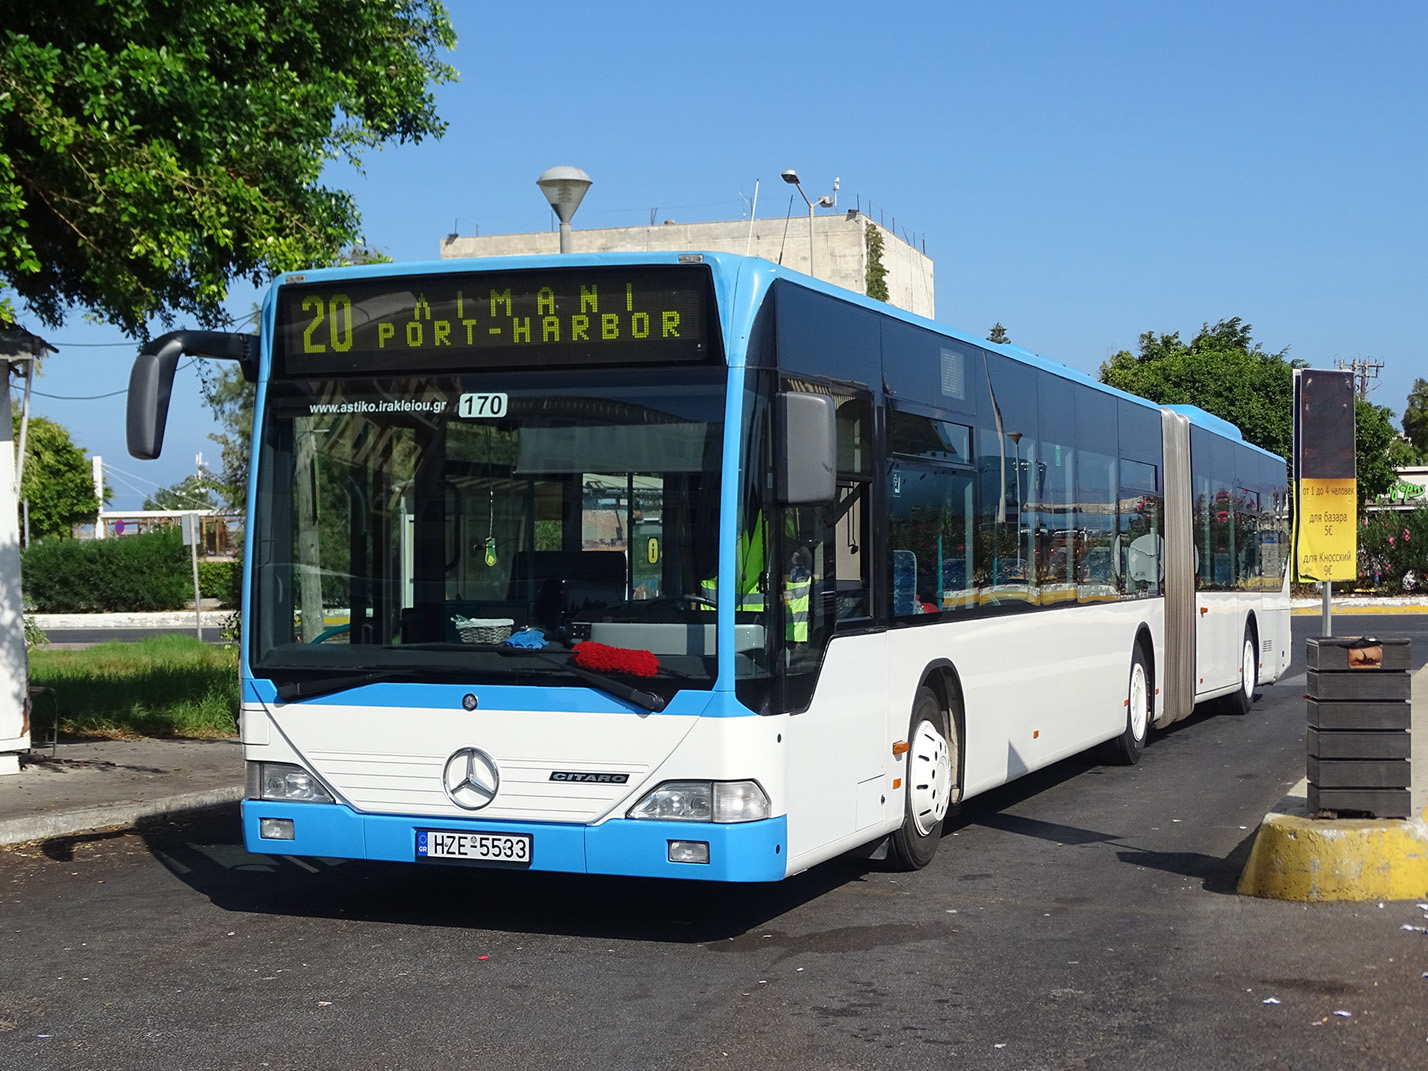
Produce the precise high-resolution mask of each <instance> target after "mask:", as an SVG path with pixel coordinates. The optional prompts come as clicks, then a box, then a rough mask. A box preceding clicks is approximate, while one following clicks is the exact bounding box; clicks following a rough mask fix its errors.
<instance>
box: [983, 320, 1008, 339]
mask: <svg viewBox="0 0 1428 1071" xmlns="http://www.w3.org/2000/svg"><path fill="white" fill-rule="evenodd" d="M987 341H988V342H999V343H1002V344H1005V343H1008V342H1010V341H1011V339H1010V338H1008V337H1007V329H1006V328H1005V327H1003V326H1002V322H1001V321H1000V320H998V321H997V322H996V323H994V324H992V329H991V330H990V331H988V332H987Z"/></svg>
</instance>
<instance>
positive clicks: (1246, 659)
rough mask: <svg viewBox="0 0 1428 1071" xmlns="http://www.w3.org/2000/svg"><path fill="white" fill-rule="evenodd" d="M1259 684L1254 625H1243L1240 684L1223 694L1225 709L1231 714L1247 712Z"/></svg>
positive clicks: (1257, 652) (1252, 704)
mask: <svg viewBox="0 0 1428 1071" xmlns="http://www.w3.org/2000/svg"><path fill="white" fill-rule="evenodd" d="M1258 686H1259V644H1258V643H1257V642H1256V640H1255V634H1254V626H1253V625H1246V626H1245V640H1244V644H1243V645H1242V646H1241V647H1240V686H1239V687H1238V688H1237V689H1235V691H1234V692H1233V693H1232V694H1230V695H1227V696H1225V699H1224V704H1225V709H1226V710H1227V711H1228V712H1229V713H1231V714H1248V713H1249V712H1250V707H1252V706H1254V690H1255V688H1256V687H1258Z"/></svg>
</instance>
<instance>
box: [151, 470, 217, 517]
mask: <svg viewBox="0 0 1428 1071" xmlns="http://www.w3.org/2000/svg"><path fill="white" fill-rule="evenodd" d="M144 508H145V509H217V508H218V499H217V497H216V496H215V495H214V493H213V477H212V476H210V475H209V474H208V473H206V472H196V473H194V474H193V475H191V476H185V477H184V478H183V479H182V480H180V481H179V482H178V483H176V484H171V485H170V486H168V487H160V488H159V489H158V490H157V491H155V492H154V493H153V494H152V495H149V496H148V497H147V498H145V499H144Z"/></svg>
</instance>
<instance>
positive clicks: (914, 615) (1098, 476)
mask: <svg viewBox="0 0 1428 1071" xmlns="http://www.w3.org/2000/svg"><path fill="white" fill-rule="evenodd" d="M184 353H190V354H202V355H207V356H218V357H230V358H233V359H236V360H238V361H240V362H241V363H242V365H243V368H244V372H245V374H246V375H247V376H248V377H249V378H250V379H251V380H252V381H254V382H256V384H257V404H256V416H255V432H254V438H253V455H252V456H253V463H252V473H251V486H250V488H249V513H248V525H247V540H246V546H245V548H244V590H245V608H244V614H243V638H242V653H241V667H242V668H241V674H242V710H241V718H240V721H241V736H242V743H243V749H244V757H245V760H246V763H247V771H248V776H247V792H246V798H245V800H244V802H243V805H242V813H243V829H244V835H245V840H246V844H247V847H248V848H249V850H251V851H255V852H272V853H281V854H285V855H297V856H304V855H306V856H321V857H339V858H355V859H381V860H397V861H408V862H412V861H415V862H442V863H465V864H478V865H488V866H503V867H523V868H528V869H531V870H553V871H564V872H573V873H589V874H618V875H638V876H652V877H674V878H700V879H713V880H719V881H741V882H749V881H771V880H777V879H780V878H783V877H785V876H788V875H791V874H795V873H798V872H799V871H802V870H805V869H807V868H808V867H810V866H813V865H815V864H817V863H819V862H821V861H824V860H827V859H830V858H832V857H834V856H837V855H839V854H841V853H845V852H849V851H851V850H854V849H861V850H865V851H871V850H874V849H877V848H878V847H880V846H883V845H885V846H886V848H887V850H888V852H889V854H890V856H891V858H892V859H893V860H894V861H895V862H896V863H898V864H900V865H902V866H905V867H919V866H923V865H925V864H927V863H928V862H929V861H930V860H931V859H932V856H933V853H934V851H935V850H936V848H937V843H938V839H939V837H940V835H941V832H942V826H943V820H944V818H945V817H946V815H947V814H948V812H949V808H953V807H955V806H956V805H957V804H958V803H959V802H960V801H961V800H964V799H966V798H968V797H970V796H973V795H976V794H977V793H981V792H985V791H987V790H988V789H991V788H994V787H996V786H998V785H1001V784H1004V783H1006V782H1008V781H1011V780H1013V779H1014V778H1017V777H1019V776H1021V775H1022V774H1025V773H1027V772H1028V771H1031V770H1035V769H1038V768H1040V767H1044V766H1046V765H1048V764H1050V763H1053V762H1056V761H1057V760H1059V759H1063V758H1066V757H1067V756H1070V755H1075V754H1077V753H1078V752H1083V751H1086V750H1087V749H1089V748H1093V747H1097V746H1102V747H1104V748H1105V749H1106V750H1107V753H1108V756H1111V757H1114V758H1115V759H1117V760H1119V761H1121V762H1135V761H1136V760H1137V759H1138V758H1139V757H1140V754H1141V751H1142V749H1143V747H1144V746H1145V744H1146V740H1147V737H1148V735H1149V733H1150V732H1151V730H1152V729H1153V728H1155V727H1163V726H1165V725H1167V724H1169V723H1170V722H1173V721H1175V720H1177V719H1179V718H1182V717H1184V716H1186V715H1187V714H1188V713H1190V712H1191V710H1193V709H1194V708H1195V706H1196V705H1197V704H1199V703H1202V702H1205V701H1208V700H1216V701H1217V703H1218V704H1219V705H1222V706H1227V707H1230V708H1232V709H1235V710H1239V711H1245V710H1248V709H1249V706H1250V703H1251V701H1252V699H1253V696H1254V692H1255V688H1256V685H1257V684H1263V683H1266V682H1269V681H1271V680H1273V679H1274V678H1275V677H1277V676H1278V675H1279V674H1280V673H1281V672H1283V671H1284V669H1285V668H1286V667H1287V665H1288V662H1289V654H1290V648H1289V609H1288V587H1287V576H1286V568H1285V566H1286V561H1285V557H1284V548H1285V546H1286V540H1285V513H1286V498H1285V488H1286V480H1285V466H1284V463H1283V461H1282V460H1280V459H1279V458H1277V457H1273V456H1272V455H1269V454H1267V453H1265V452H1264V451H1262V450H1259V449H1257V448H1255V447H1252V446H1250V445H1248V444H1247V443H1245V442H1244V441H1243V439H1242V438H1241V436H1240V434H1239V432H1238V431H1237V430H1236V429H1235V428H1233V427H1232V426H1230V425H1228V424H1226V423H1224V422H1223V421H1220V420H1218V419H1216V418H1214V417H1211V416H1209V415H1208V414H1205V413H1203V412H1200V411H1198V410H1196V409H1193V408H1185V407H1169V408H1161V407H1157V406H1155V405H1153V404H1151V403H1149V402H1147V401H1145V400H1144V399H1140V398H1135V397H1132V396H1129V395H1126V394H1124V393H1120V392H1118V391H1115V390H1112V389H1109V388H1107V387H1105V386H1103V385H1101V384H1099V383H1096V382H1095V381H1093V380H1092V379H1091V378H1090V377H1088V376H1086V375H1085V374H1083V373H1081V372H1077V371H1074V370H1071V369H1069V368H1067V367H1064V366H1062V365H1059V364H1056V363H1053V362H1051V361H1048V360H1045V359H1043V358H1041V357H1038V356H1036V355H1034V354H1031V353H1028V352H1025V351H1023V350H1020V349H1017V348H1014V347H1010V346H1004V345H994V344H991V343H987V342H983V341H978V340H976V339H975V338H973V337H972V336H970V335H967V334H965V333H959V332H957V331H954V330H951V329H949V328H947V327H944V326H942V325H940V324H937V323H933V322H931V321H928V320H924V319H922V318H920V317H917V316H913V315H910V314H908V313H904V312H902V311H900V310H898V309H895V308H892V307H890V306H888V305H885V304H883V303H881V302H878V301H874V300H870V299H868V298H865V297H862V296H861V295H858V294H854V293H851V292H848V291H845V290H841V289H839V288H837V287H833V286H829V285H825V284H824V283H821V282H818V281H816V280H813V279H810V278H808V277H807V276H803V275H800V274H798V273H794V272H790V271H787V270H784V269H781V268H779V267H776V266H775V265H773V264H770V263H768V262H767V261H764V260H759V259H752V258H745V257H739V256H732V255H725V254H722V253H681V254H674V253H671V254H648V255H640V256H633V255H615V254H602V255H588V256H581V255H571V256H563V257H560V258H552V257H519V258H501V259H490V260H481V261H447V262H442V263H437V264H429V265H416V266H413V265H381V266H369V267H361V268H343V269H324V270H319V271H310V272H306V273H302V274H292V275H287V276H284V277H281V278H279V279H278V280H277V281H276V283H275V285H274V286H273V287H272V289H271V291H270V292H269V293H268V295H267V298H266V300H265V302H264V305H263V311H262V328H261V331H260V333H259V334H258V335H234V334H226V333H218V332H197V331H196V332H180V333H176V334H172V335H168V336H165V337H164V338H161V339H159V340H157V341H156V342H155V343H153V344H151V345H150V346H148V347H146V348H145V351H144V352H143V353H142V354H141V355H140V357H139V360H138V362H137V363H136V365H135V370H134V373H133V378H132V385H131V392H130V413H129V438H130V449H131V452H133V453H134V454H135V455H136V456H139V457H155V456H157V455H158V451H159V449H160V447H161V445H162V437H163V426H164V419H165V416H166V413H167V408H168V402H169V390H170V386H171V384H172V372H173V369H174V367H175V364H176V362H177V360H178V358H179V356H180V355H181V354H184Z"/></svg>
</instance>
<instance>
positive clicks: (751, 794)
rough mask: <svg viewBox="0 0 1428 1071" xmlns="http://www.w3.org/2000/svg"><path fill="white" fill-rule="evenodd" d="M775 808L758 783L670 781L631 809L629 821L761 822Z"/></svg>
mask: <svg viewBox="0 0 1428 1071" xmlns="http://www.w3.org/2000/svg"><path fill="white" fill-rule="evenodd" d="M771 810H772V806H771V805H770V803H769V798H768V795H767V794H766V793H765V792H764V790H763V789H762V788H760V787H759V784H758V782H757V781H666V782H665V783H664V784H662V785H660V786H659V787H657V788H655V789H654V790H653V791H652V792H650V793H648V794H647V795H646V796H645V797H644V798H643V799H641V800H640V801H639V802H638V803H636V804H635V805H634V806H633V807H631V808H630V810H629V812H628V815H627V817H629V818H659V819H663V820H664V821H667V822H722V823H729V822H757V821H760V820H761V819H764V818H767V817H768V816H769V813H770V811H771Z"/></svg>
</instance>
